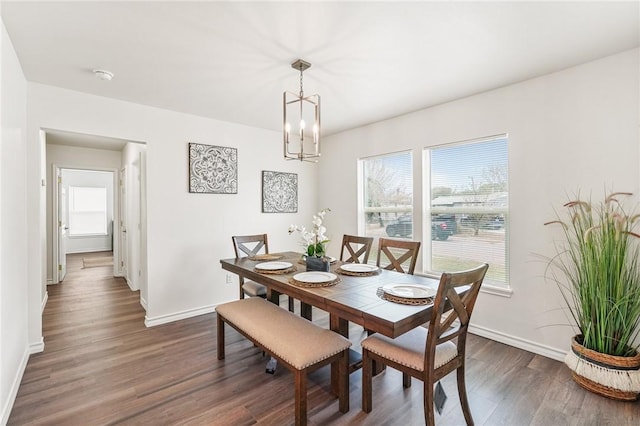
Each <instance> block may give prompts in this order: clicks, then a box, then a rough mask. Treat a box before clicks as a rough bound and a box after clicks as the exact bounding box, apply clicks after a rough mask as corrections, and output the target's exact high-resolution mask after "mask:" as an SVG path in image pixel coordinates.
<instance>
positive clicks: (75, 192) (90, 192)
mask: <svg viewBox="0 0 640 426" xmlns="http://www.w3.org/2000/svg"><path fill="white" fill-rule="evenodd" d="M69 234H70V235H72V236H80V235H107V188H87V187H80V186H70V187H69Z"/></svg>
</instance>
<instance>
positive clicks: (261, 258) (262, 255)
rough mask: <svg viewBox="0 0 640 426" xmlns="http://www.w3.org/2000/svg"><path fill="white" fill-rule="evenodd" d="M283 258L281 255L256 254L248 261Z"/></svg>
mask: <svg viewBox="0 0 640 426" xmlns="http://www.w3.org/2000/svg"><path fill="white" fill-rule="evenodd" d="M283 257H284V256H283V255H281V254H256V255H255V256H251V257H250V258H249V259H250V260H278V259H282V258H283Z"/></svg>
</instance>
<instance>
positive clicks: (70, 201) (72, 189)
mask: <svg viewBox="0 0 640 426" xmlns="http://www.w3.org/2000/svg"><path fill="white" fill-rule="evenodd" d="M76 189H82V190H87V189H91V190H103V191H104V209H103V210H81V211H76V210H74V209H73V204H74V203H73V202H74V199H75V197H76V196H77V194H76V191H75V190H76ZM108 192H109V191H108V188H107V187H103V186H86V185H85V186H74V185H69V195H68V200H67V202H68V207H67V214H68V224H69V238H90V237H105V236H107V235H109V202H108V196H109V194H108ZM83 213H85V214H95V213H101V214H103V216H104V232H83V233H74V232H73V220H72V216H74V215H82V214H83Z"/></svg>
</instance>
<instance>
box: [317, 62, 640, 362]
mask: <svg viewBox="0 0 640 426" xmlns="http://www.w3.org/2000/svg"><path fill="white" fill-rule="evenodd" d="M639 77H640V75H639V51H638V50H637V49H636V50H632V51H628V52H624V53H621V54H618V55H614V56H611V57H608V58H604V59H601V60H598V61H595V62H591V63H587V64H584V65H582V66H578V67H574V68H570V69H567V70H564V71H561V72H558V73H554V74H550V75H547V76H543V77H540V78H537V79H534V80H529V81H526V82H523V83H520V84H514V85H512V86H508V87H504V88H501V89H498V90H493V91H491V92H487V93H483V94H479V95H476V96H472V97H469V98H465V99H461V100H458V101H455V102H451V103H447V104H444V105H440V106H437V107H433V108H428V109H425V110H421V111H418V112H415V113H412V114H408V115H405V116H401V117H397V118H393V119H390V120H386V121H383V122H380V123H376V124H372V125H369V126H366V127H362V128H358V129H354V130H351V131H346V132H343V133H340V134H337V135H333V136H331V137H328V138H326V139H325V141H324V147H325V152H324V153H323V156H322V161H321V162H320V164H319V166H320V176H322V182H323V187H326V188H332V190H331V191H320V192H319V195H318V204H319V205H320V206H329V207H331V208H332V210H333V212H332V214H331V215H328V216H327V218H326V223H327V227H328V229H329V230H332V231H333V233H334V234H336V233H343V232H344V233H355V232H357V230H358V228H357V217H356V216H357V215H356V207H357V204H356V200H357V198H356V183H355V182H356V163H357V159H358V158H361V157H365V156H371V155H377V154H384V153H388V152H393V151H399V150H406V149H410V150H413V153H414V158H415V159H416V160H415V162H414V171H415V177H414V195H415V205H414V207H415V208H416V209H421V206H422V196H421V194H420V193H421V191H422V183H421V174H420V173H421V167H422V166H421V158H422V150H423V148H424V147H428V146H434V145H439V144H445V143H449V142H456V141H463V140H468V139H474V138H478V137H483V136H489V135H496V134H501V133H507V134H508V135H509V187H510V194H509V201H510V212H511V213H510V217H509V235H510V246H509V252H508V256H509V264H510V282H511V287H512V289H513V294H512V296H511V297H510V298H505V297H501V296H496V295H491V294H486V293H484V294H481V295H480V298H479V300H478V303H477V305H476V311H475V313H474V320H473V324H474V326H475V331H476V332H478V333H483V334H485V335H491V337H493V338H495V339H497V340H501V341H504V342H507V343H510V344H513V345H516V346H519V347H522V348H525V349H529V350H533V351H536V352H538V353H542V354H545V355H548V356H552V357H556V358H560V357H561V354H562V352H566V350H567V349H568V348H569V337H570V336H571V335H572V334H573V331H572V329H571V328H570V327H564V326H555V324H559V323H561V324H567V323H568V321H567V319H566V318H565V316H564V315H563V314H562V313H561V312H560V311H559V310H558V308H559V307H560V306H563V304H562V301H561V298H560V296H559V295H558V293H557V291H556V289H555V287H554V285H553V284H551V283H549V284H547V283H545V282H544V280H543V279H542V278H541V276H542V275H543V273H544V264H543V263H542V262H540V261H539V260H538V258H537V257H536V255H535V254H536V253H537V254H547V255H549V254H551V250H552V240H553V238H554V234H553V230H550V229H547V228H545V227H544V226H543V225H542V224H543V223H544V222H546V221H547V220H550V219H552V218H553V210H552V208H553V207H558V206H560V205H561V204H562V203H564V202H565V201H566V198H565V195H566V194H567V193H573V192H574V191H577V190H580V191H581V192H582V193H583V194H589V193H592V194H593V196H594V198H595V197H600V195H601V194H602V193H603V192H604V190H605V189H608V190H611V189H613V190H616V191H631V192H634V193H638V189H639V188H638V186H639V185H638V184H639V179H638V177H639V176H638V171H639V170H640V164H639V152H638V146H639V145H638V143H639V142H640V138H639V131H638V125H639V120H638V117H639V89H640V84H639ZM337 188H339V189H340V190H336V189H337ZM555 236H557V235H555ZM334 249H335V247H334ZM334 254H335V253H334Z"/></svg>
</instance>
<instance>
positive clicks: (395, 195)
mask: <svg viewBox="0 0 640 426" xmlns="http://www.w3.org/2000/svg"><path fill="white" fill-rule="evenodd" d="M359 163H360V164H359V166H360V173H361V181H360V182H361V185H360V188H362V194H361V200H362V201H361V203H362V204H361V209H360V218H359V224H360V234H363V235H365V236H368V237H375V238H376V240H375V243H374V247H373V248H372V250H371V256H370V257H369V262H372V263H374V262H375V261H376V255H377V250H378V249H377V238H379V237H394V238H407V239H411V238H413V234H414V231H413V155H412V154H411V151H405V152H399V153H394V154H388V155H381V156H376V157H369V158H365V159H362V160H360V162H359Z"/></svg>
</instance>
